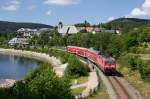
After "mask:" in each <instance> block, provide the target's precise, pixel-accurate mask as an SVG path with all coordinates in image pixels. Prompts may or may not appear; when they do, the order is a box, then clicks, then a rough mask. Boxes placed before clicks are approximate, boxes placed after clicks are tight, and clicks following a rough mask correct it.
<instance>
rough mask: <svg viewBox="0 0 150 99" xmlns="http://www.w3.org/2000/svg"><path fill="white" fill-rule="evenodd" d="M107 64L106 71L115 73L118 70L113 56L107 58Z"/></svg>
mask: <svg viewBox="0 0 150 99" xmlns="http://www.w3.org/2000/svg"><path fill="white" fill-rule="evenodd" d="M104 62H105V65H104V71H105V72H106V73H113V72H115V70H116V62H115V59H114V58H112V57H109V58H105V61H104Z"/></svg>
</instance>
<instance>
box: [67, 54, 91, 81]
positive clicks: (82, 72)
mask: <svg viewBox="0 0 150 99" xmlns="http://www.w3.org/2000/svg"><path fill="white" fill-rule="evenodd" d="M65 75H69V76H71V77H72V78H76V77H80V76H87V75H88V69H87V68H86V66H85V65H84V64H83V63H82V62H80V61H79V60H78V59H76V58H74V57H70V58H69V65H68V67H67V68H66V70H65Z"/></svg>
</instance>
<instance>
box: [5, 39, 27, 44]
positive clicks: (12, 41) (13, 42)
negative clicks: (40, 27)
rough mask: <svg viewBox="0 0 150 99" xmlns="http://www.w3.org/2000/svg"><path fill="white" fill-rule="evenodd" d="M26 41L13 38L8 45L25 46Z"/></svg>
mask: <svg viewBox="0 0 150 99" xmlns="http://www.w3.org/2000/svg"><path fill="white" fill-rule="evenodd" d="M26 41H27V39H25V38H13V39H11V40H10V41H9V42H8V44H9V45H15V44H27V43H26Z"/></svg>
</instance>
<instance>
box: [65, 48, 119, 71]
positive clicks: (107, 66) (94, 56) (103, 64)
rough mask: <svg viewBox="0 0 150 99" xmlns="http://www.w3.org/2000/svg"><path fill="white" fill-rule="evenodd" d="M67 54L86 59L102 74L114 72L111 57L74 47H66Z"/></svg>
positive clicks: (113, 60) (114, 66)
mask: <svg viewBox="0 0 150 99" xmlns="http://www.w3.org/2000/svg"><path fill="white" fill-rule="evenodd" d="M66 50H67V52H69V53H72V54H76V55H79V56H82V57H84V58H87V59H88V60H90V61H91V62H93V63H94V64H96V65H97V66H98V68H100V69H101V70H102V71H103V72H104V73H110V72H112V71H115V70H116V63H115V59H114V58H113V57H110V56H109V57H108V56H107V57H106V56H104V55H101V54H100V53H99V52H98V51H96V50H93V49H87V48H82V47H76V46H67V47H66Z"/></svg>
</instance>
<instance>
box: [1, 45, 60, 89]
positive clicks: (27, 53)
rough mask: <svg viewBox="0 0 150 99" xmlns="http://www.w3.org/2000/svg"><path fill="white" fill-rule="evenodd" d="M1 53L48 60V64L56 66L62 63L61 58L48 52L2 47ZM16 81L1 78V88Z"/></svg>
mask: <svg viewBox="0 0 150 99" xmlns="http://www.w3.org/2000/svg"><path fill="white" fill-rule="evenodd" d="M0 54H4V55H14V56H19V57H25V58H31V59H35V60H39V61H42V62H47V63H48V64H51V65H52V66H54V67H59V66H61V65H62V64H61V61H60V60H59V59H57V58H56V57H53V56H52V57H50V56H49V55H48V54H45V53H38V52H32V51H25V50H15V49H4V48H0ZM16 81H17V80H14V79H0V88H8V87H11V86H13V85H14V84H15V83H16Z"/></svg>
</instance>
